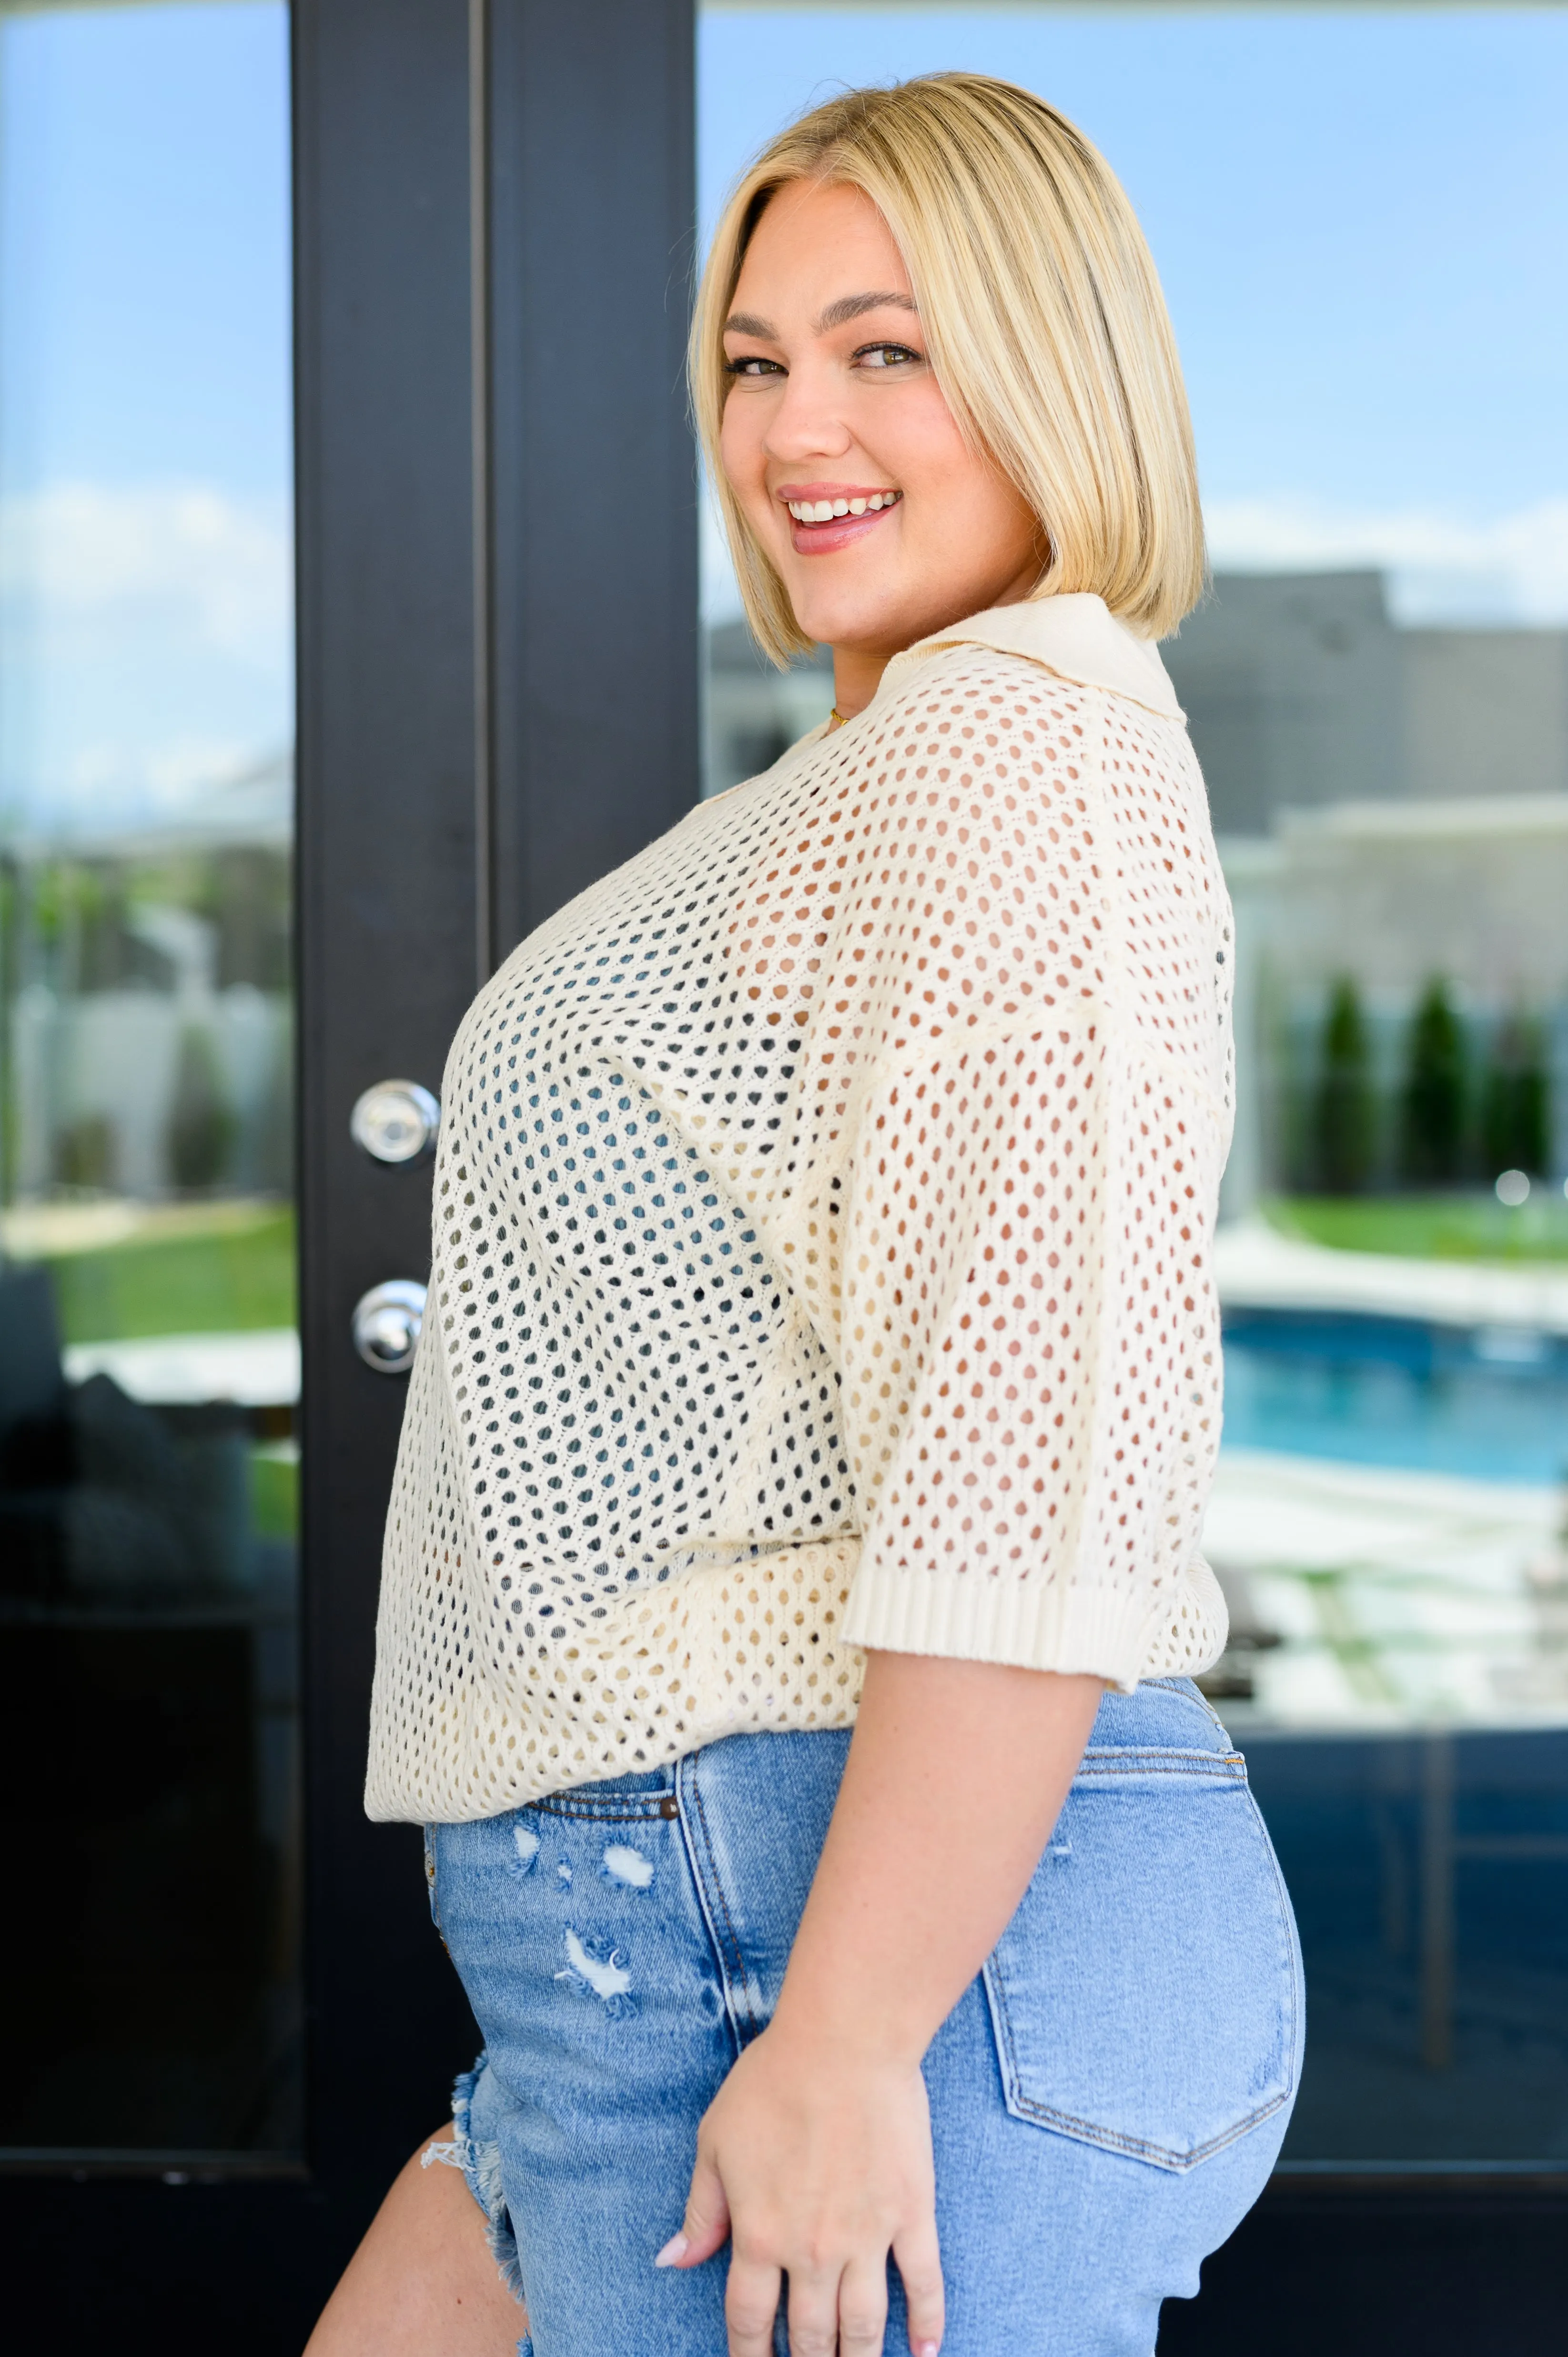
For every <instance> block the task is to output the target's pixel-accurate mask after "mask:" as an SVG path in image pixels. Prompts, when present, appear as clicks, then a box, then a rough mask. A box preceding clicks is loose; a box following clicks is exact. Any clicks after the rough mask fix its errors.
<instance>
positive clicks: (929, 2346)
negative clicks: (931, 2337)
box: [915, 2341, 940, 2357]
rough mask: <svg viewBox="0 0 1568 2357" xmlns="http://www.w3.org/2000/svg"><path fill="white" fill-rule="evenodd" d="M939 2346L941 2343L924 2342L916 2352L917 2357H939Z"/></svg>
mask: <svg viewBox="0 0 1568 2357" xmlns="http://www.w3.org/2000/svg"><path fill="white" fill-rule="evenodd" d="M939 2346H940V2343H939V2342H937V2341H921V2343H920V2345H919V2347H918V2349H917V2350H916V2352H915V2357H937V2352H938V2349H939Z"/></svg>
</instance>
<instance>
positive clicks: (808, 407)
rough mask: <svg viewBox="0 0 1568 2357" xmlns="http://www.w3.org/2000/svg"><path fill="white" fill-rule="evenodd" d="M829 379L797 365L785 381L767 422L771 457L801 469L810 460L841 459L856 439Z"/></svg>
mask: <svg viewBox="0 0 1568 2357" xmlns="http://www.w3.org/2000/svg"><path fill="white" fill-rule="evenodd" d="M832 393H833V386H832V381H831V379H830V378H829V376H828V375H827V374H826V373H825V372H824V371H818V370H816V369H813V368H811V366H810V365H809V364H808V365H806V366H804V367H802V366H800V365H799V364H797V366H796V367H794V368H792V369H791V370H790V371H789V375H788V377H787V378H786V379H785V381H784V393H783V398H782V400H781V401H780V402H779V404H778V406H777V407H776V408H775V410H774V412H773V414H772V416H771V417H770V418H769V420H768V436H767V448H768V457H770V458H776V459H778V460H779V462H780V463H781V464H783V465H786V466H799V465H800V462H801V460H802V459H807V458H842V457H844V456H845V454H846V453H847V452H848V450H849V448H850V446H851V444H852V443H853V441H854V436H853V435H852V434H851V432H850V430H849V427H848V426H847V425H845V423H844V421H843V417H842V416H841V415H840V414H839V411H838V405H837V404H836V402H835V401H834V400H833V398H832Z"/></svg>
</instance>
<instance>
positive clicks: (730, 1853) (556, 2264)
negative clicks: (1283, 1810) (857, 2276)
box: [428, 1679, 1303, 2357]
mask: <svg viewBox="0 0 1568 2357" xmlns="http://www.w3.org/2000/svg"><path fill="white" fill-rule="evenodd" d="M848 1742H849V1738H848V1736H847V1734H844V1733H843V1732H831V1733H810V1734H790V1735H746V1736H735V1737H732V1738H729V1739H728V1740H727V1741H725V1742H722V1743H715V1744H711V1745H709V1746H707V1747H706V1748H704V1749H702V1750H700V1751H696V1752H693V1754H691V1756H690V1757H689V1758H687V1759H685V1760H680V1761H678V1762H677V1763H676V1765H675V1766H674V1767H672V1768H669V1769H664V1770H660V1771H658V1772H657V1773H654V1774H651V1775H645V1776H632V1777H628V1778H624V1779H619V1780H617V1781H612V1782H609V1783H604V1784H584V1785H579V1786H577V1787H576V1788H575V1790H574V1791H571V1792H561V1793H557V1794H556V1795H555V1796H554V1797H553V1799H551V1800H549V1801H545V1802H542V1803H538V1804H536V1805H535V1806H533V1807H532V1808H524V1809H517V1810H514V1811H513V1812H512V1813H510V1815H507V1816H500V1817H491V1818H487V1819H484V1820H481V1821H480V1822H478V1824H455V1825H435V1826H432V1827H431V1828H430V1829H429V1835H428V1843H429V1852H428V1867H429V1875H430V1882H431V1894H432V1905H433V1907H434V1909H435V1916H436V1921H437V1922H438V1924H439V1926H440V1929H441V1932H442V1935H443V1937H444V1938H445V1940H446V1944H447V1947H448V1949H449V1950H450V1952H451V1955H452V1959H453V1962H454V1963H455V1964H456V1967H457V1970H458V1972H459V1973H460V1974H461V1975H462V1978H463V1983H464V1986H465V1987H466V1988H467V1993H468V1996H469V2000H470V2002H471V2003H472V2005H473V2008H474V2012H475V2015H476V2016H477V2018H478V2023H479V2026H480V2029H481V2030H482V2032H483V2035H484V2039H485V2052H484V2053H483V2054H482V2055H481V2057H480V2059H479V2061H478V2065H477V2066H476V2068H475V2070H474V2071H473V2072H470V2073H468V2074H467V2075H466V2076H465V2077H464V2078H463V2079H462V2080H460V2081H459V2082H458V2087H457V2094H456V2121H457V2131H458V2142H457V2145H456V2147H453V2148H450V2157H451V2158H454V2159H455V2160H456V2161H457V2162H459V2163H460V2165H462V2166H463V2167H464V2168H465V2169H466V2170H467V2177H468V2181H469V2184H470V2185H471V2186H472V2188H473V2190H474V2194H475V2197H476V2199H477V2200H478V2201H479V2203H480V2204H481V2206H482V2207H483V2209H484V2211H485V2212H486V2216H487V2219H488V2221H489V2232H490V2239H491V2244H492V2247H493V2248H494V2250H495V2252H496V2254H497V2256H498V2259H499V2262H500V2264H501V2266H502V2267H503V2270H504V2271H505V2272H506V2274H507V2276H508V2279H509V2280H510V2282H511V2284H512V2286H513V2287H514V2288H515V2289H516V2290H518V2292H519V2293H520V2295H521V2296H522V2297H523V2298H526V2301H527V2305H528V2319H529V2327H530V2331H531V2333H532V2357H724V2352H725V2347H726V2342H725V2321H724V2290H725V2269H726V2266H727V2251H726V2252H721V2253H720V2255H718V2256H717V2257H716V2258H714V2259H713V2260H712V2261H710V2262H709V2264H708V2265H707V2266H704V2267H699V2268H696V2269H693V2271H692V2272H691V2273H690V2274H682V2273H680V2272H676V2271H663V2272H656V2270H655V2268H654V2266H653V2255H654V2253H655V2252H656V2251H657V2250H658V2249H659V2247H660V2244H662V2243H663V2242H664V2241H665V2239H666V2238H667V2236H669V2235H670V2234H671V2233H673V2232H674V2231H675V2229H676V2227H677V2226H679V2224H680V2222H681V2217H682V2211H683V2209H684V2206H685V2198H686V2188H687V2184H688V2182H689V2179H690V2176H691V2169H692V2162H693V2156H694V2153H695V2149H696V2134H697V2124H698V2121H699V2120H700V2118H701V2117H702V2115H703V2111H704V2110H705V2108H706V2106H707V2105H708V2104H709V2103H710V2102H711V2101H712V2099H713V2097H714V2094H715V2093H716V2092H717V2090H718V2087H719V2085H720V2083H721V2082H722V2081H723V2079H724V2077H725V2072H727V2071H728V2070H729V2067H730V2065H731V2063H732V2062H733V2061H734V2060H735V2058H736V2054H737V2052H738V2051H739V2050H740V2048H741V2047H742V2046H744V2045H745V2044H746V2041H747V2040H749V2039H752V2038H755V2037H756V2036H757V2032H758V2031H759V2030H760V2029H763V2028H764V2027H765V2026H766V2025H767V2023H768V2020H769V2018H771V2015H772V2012H773V2007H774V2005H775V2003H776V2002H777V1999H778V1996H779V1985H780V1983H781V1981H782V1980H783V1977H784V1968H785V1966H786V1964H788V1962H789V1948H790V1943H791V1942H792V1940H793V1938H794V1935H795V1929H796V1925H797V1924H798V1922H799V1921H800V1911H801V1909H802V1907H803V1906H804V1904H805V1900H806V1894H807V1892H808V1890H809V1889H810V1888H811V1876H812V1873H813V1871H814V1868H815V1866H816V1862H817V1857H818V1855H819V1853H820V1851H821V1848H822V1838H823V1835H824V1834H825V1833H826V1831H827V1825H828V1819H829V1817H830V1815H831V1813H832V1806H833V1801H834V1797H835V1795H836V1793H837V1791H838V1785H839V1779H840V1776H841V1775H842V1773H843V1762H844V1757H845V1753H846V1750H847V1749H848ZM902 1963H903V1960H902V1959H901V1958H900V1957H899V1956H898V1955H897V1954H894V1953H890V1954H889V1955H888V1958H887V1969H888V1972H889V1974H890V1975H894V1974H897V1972H898V1971H899V1970H900V1969H901V1966H902ZM1302 2032H1303V1997H1302V1982H1301V1962H1300V1952H1299V1949H1298V1947H1297V1943H1296V1936H1295V1925H1294V1919H1293V1917H1292V1914H1291V1909H1290V1902H1289V1900H1288V1899H1287V1898H1286V1896H1285V1891H1284V1886H1283V1882H1282V1881H1281V1878H1280V1873H1279V1868H1278V1867H1277V1865H1276V1863H1275V1860H1274V1855H1273V1849H1272V1847H1271V1846H1270V1843H1269V1837H1268V1835H1267V1834H1266V1833H1265V1832H1264V1830H1263V1825H1262V1819H1261V1818H1260V1817H1259V1815H1258V1812H1257V1809H1256V1807H1255V1806H1254V1804H1253V1802H1252V1798H1251V1793H1250V1792H1249V1791H1248V1789H1247V1781H1246V1770H1245V1767H1244V1764H1243V1762H1242V1760H1240V1757H1239V1756H1238V1754H1237V1753H1236V1752H1235V1751H1233V1750H1232V1749H1231V1747H1230V1738H1229V1737H1228V1736H1227V1735H1226V1733H1225V1730H1224V1728H1223V1727H1221V1726H1220V1725H1219V1720H1218V1719H1217V1718H1216V1717H1214V1714H1213V1712H1212V1711H1211V1710H1210V1709H1209V1707H1208V1704H1207V1703H1206V1702H1205V1701H1204V1700H1203V1698H1202V1696H1201V1695H1199V1694H1198V1693H1197V1689H1196V1687H1194V1686H1192V1685H1190V1684H1187V1682H1186V1681H1185V1680H1176V1679H1173V1680H1163V1679H1162V1680H1155V1681H1154V1682H1152V1683H1150V1684H1145V1685H1143V1686H1140V1687H1139V1689H1138V1691H1137V1693H1136V1694H1134V1695H1107V1696H1106V1697H1105V1699H1104V1701H1103V1703H1102V1704H1101V1709H1100V1713H1099V1716H1098V1717H1097V1718H1096V1720H1095V1724H1094V1729H1093V1733H1092V1735H1091V1736H1090V1745H1089V1749H1088V1750H1087V1751H1086V1753H1085V1755H1084V1759H1083V1762H1082V1765H1081V1767H1080V1769H1079V1773H1078V1776H1077V1778H1076V1780H1075V1781H1074V1783H1073V1787H1072V1791H1071V1793H1070V1795H1069V1799H1068V1802H1067V1805H1066V1807H1065V1808H1064V1810H1063V1812H1062V1814H1061V1817H1060V1819H1059V1821H1058V1825H1057V1829H1056V1831H1055V1833H1054V1834H1053V1835H1052V1836H1051V1841H1050V1846H1049V1847H1048V1849H1047V1852H1046V1855H1045V1857H1043V1858H1042V1859H1041V1861H1040V1865H1039V1867H1038V1869H1037V1871H1036V1875H1035V1878H1034V1879H1033V1881H1032V1882H1031V1883H1030V1885H1029V1888H1028V1889H1027V1891H1026V1894H1025V1896H1024V1900H1023V1902H1022V1904H1021V1905H1020V1907H1019V1909H1018V1911H1017V1913H1016V1914H1015V1917H1014V1919H1013V1921H1012V1922H1011V1923H1010V1924H1009V1926H1008V1928H1007V1930H1006V1932H1004V1934H1003V1936H1002V1939H1001V1940H1000V1942H999V1943H998V1944H997V1946H996V1949H995V1951H994V1953H993V1955H992V1956H991V1957H990V1959H989V1960H988V1962H987V1964H986V1965H985V1969H984V1971H983V1974H982V1975H981V1976H980V1977H979V1978H978V1979H977V1980H976V1981H975V1982H974V1983H973V1984H972V1986H971V1987H970V1988H969V1989H968V1990H967V1991H966V1992H965V1994H964V1996H962V1997H961V1999H960V2001H959V2003H958V2005H957V2006H956V2007H954V2009H953V2011H952V2012H951V2014H950V2016H949V2017H948V2019H947V2020H946V2021H945V2022H944V2023H943V2025H942V2027H941V2029H940V2030H939V2031H938V2033H937V2035H936V2037H935V2039H934V2040H932V2043H931V2047H930V2050H929V2053H928V2055H927V2058H926V2064H925V2072H926V2079H927V2083H928V2085H929V2091H930V2107H931V2126H932V2135H933V2137H934V2140H935V2147H936V2176H937V2222H938V2229H939V2232H940V2238H941V2249H942V2266H943V2274H944V2276H945V2278H946V2284H947V2297H948V2329H947V2337H946V2340H945V2341H944V2343H943V2357H1027V2352H1036V2351H1038V2352H1049V2357H1150V2352H1151V2351H1152V2350H1153V2349H1154V2346H1155V2333H1156V2330H1157V2328H1158V2320H1159V2310H1160V2302H1161V2301H1162V2300H1163V2299H1167V2298H1172V2297H1176V2298H1187V2297H1190V2296H1191V2295H1192V2294H1193V2293H1194V2292H1196V2291H1197V2270H1198V2263H1199V2261H1200V2260H1201V2259H1202V2258H1203V2256H1204V2255H1205V2253H1207V2252H1208V2251H1212V2250H1213V2249H1214V2248H1215V2247H1216V2246H1217V2245H1218V2244H1220V2243H1222V2242H1223V2241H1224V2240H1225V2237H1226V2236H1227V2235H1228V2234H1229V2233H1230V2232H1231V2230H1232V2228H1233V2227H1234V2226H1235V2225H1236V2224H1237V2222H1238V2221H1239V2220H1240V2218H1241V2217H1243V2216H1244V2214H1245V2213H1246V2212H1247V2210H1248V2209H1249V2208H1250V2207H1251V2203H1252V2202H1253V2201H1255V2200H1256V2198H1257V2195H1258V2193H1259V2191H1260V2190H1261V2189H1262V2185H1263V2182H1264V2180H1265V2179H1266V2178H1267V2177H1268V2175H1269V2171H1270V2169H1272V2167H1273V2161H1274V2158H1275V2156H1276V2154H1277V2153H1278V2150H1279V2147H1280V2143H1281V2139H1282V2138H1283V2135H1284V2131H1285V2125H1286V2122H1287V2120H1288V2118H1289V2116H1290V2109H1291V2104H1292V2102H1293V2100H1294V2093H1295V2088H1296V2083H1297V2080H1298V2077H1299V2074H1300V2068H1301V2050H1302ZM442 2157H443V2158H446V2157H447V2155H446V2153H445V2152H444V2153H443V2155H442ZM890 2289H891V2295H892V2309H891V2313H890V2315H889V2319H888V2325H887V2336H886V2348H887V2349H888V2350H889V2351H891V2352H899V2351H902V2350H904V2349H906V2348H907V2346H908V2341H907V2334H906V2320H905V2314H904V2307H903V2299H902V2294H901V2290H900V2287H899V2285H898V2282H897V2274H896V2272H894V2271H890ZM786 2345H787V2343H786V2341H785V2338H784V2335H783V2330H782V2322H781V2323H780V2332H779V2347H780V2349H783V2348H785V2347H786ZM521 2346H522V2349H523V2351H524V2352H525V2357H526V2352H528V2351H529V2347H530V2344H529V2342H528V2341H523V2343H522V2344H521Z"/></svg>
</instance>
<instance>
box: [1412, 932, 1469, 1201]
mask: <svg viewBox="0 0 1568 2357" xmlns="http://www.w3.org/2000/svg"><path fill="white" fill-rule="evenodd" d="M1467 1063H1468V1059H1467V1057H1466V1045H1465V1032H1464V1027H1463V1026H1462V1024H1461V1023H1460V1020H1459V1017H1458V1015H1457V1014H1456V1012H1455V1007H1454V1004H1453V1001H1452V999H1451V998H1450V996H1449V991H1448V985H1447V983H1446V982H1445V981H1444V978H1443V977H1442V975H1441V974H1437V975H1434V977H1433V979H1432V981H1431V982H1429V983H1428V984H1427V986H1426V989H1425V991H1424V992H1423V995H1422V998H1421V1003H1420V1005H1419V1006H1417V1008H1416V1010H1415V1013H1414V1015H1413V1016H1412V1018H1411V1026H1410V1032H1409V1036H1408V1041H1407V1046H1406V1062H1405V1083H1404V1098H1403V1103H1402V1116H1403V1117H1402V1124H1401V1136H1400V1147H1401V1151H1400V1167H1401V1174H1402V1177H1403V1178H1404V1179H1406V1180H1407V1182H1408V1183H1409V1184H1410V1185H1412V1186H1415V1187H1452V1186H1455V1185H1456V1184H1457V1182H1458V1181H1459V1180H1460V1179H1462V1178H1463V1177H1464V1175H1465V1144H1466V1115H1467V1113H1468V1110H1469V1103H1468V1101H1469V1075H1468V1071H1467V1069H1466V1068H1467Z"/></svg>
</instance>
